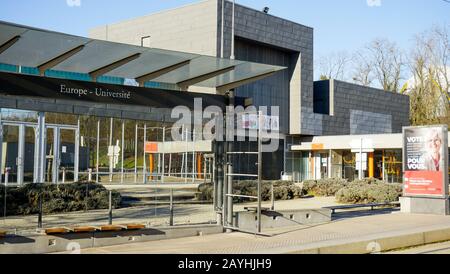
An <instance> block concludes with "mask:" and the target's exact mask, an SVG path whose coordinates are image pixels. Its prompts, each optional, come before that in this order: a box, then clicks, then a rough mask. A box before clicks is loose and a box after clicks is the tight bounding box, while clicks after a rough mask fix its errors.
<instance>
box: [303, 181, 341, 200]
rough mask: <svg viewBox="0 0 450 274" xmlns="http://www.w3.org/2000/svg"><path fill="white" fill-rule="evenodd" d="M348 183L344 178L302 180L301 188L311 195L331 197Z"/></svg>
mask: <svg viewBox="0 0 450 274" xmlns="http://www.w3.org/2000/svg"><path fill="white" fill-rule="evenodd" d="M347 185H348V181H347V180H345V179H321V180H308V181H305V182H303V190H304V191H305V192H307V193H308V194H310V195H313V196H322V197H331V196H334V195H336V193H337V192H338V191H339V190H340V189H342V188H344V187H345V186H347Z"/></svg>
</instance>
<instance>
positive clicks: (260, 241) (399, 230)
mask: <svg viewBox="0 0 450 274" xmlns="http://www.w3.org/2000/svg"><path fill="white" fill-rule="evenodd" d="M382 212H384V213H386V214H378V215H374V216H359V217H356V218H346V217H344V218H342V219H340V218H338V219H337V220H334V221H333V222H331V223H327V224H322V225H316V226H298V227H296V228H290V230H288V229H282V230H272V231H265V232H270V233H272V234H273V235H274V236H273V237H260V236H255V235H249V234H243V233H231V234H220V235H208V236H203V237H190V238H183V239H172V240H162V241H156V242H146V243H135V244H127V245H121V246H111V247H103V248H93V249H86V250H82V253H83V254H84V253H87V254H89V253H95V254H110V253H119V254H127V253H132V254H136V253H137V254H152V253H153V254H278V253H290V252H295V251H298V250H300V249H309V248H314V247H317V246H323V245H325V246H326V245H332V244H339V243H340V244H342V243H348V242H351V241H358V240H367V239H370V238H371V237H395V236H398V235H403V234H405V233H418V232H423V231H428V230H437V229H445V228H450V217H442V216H432V215H411V214H401V213H398V212H394V213H392V212H389V211H381V212H379V213H382Z"/></svg>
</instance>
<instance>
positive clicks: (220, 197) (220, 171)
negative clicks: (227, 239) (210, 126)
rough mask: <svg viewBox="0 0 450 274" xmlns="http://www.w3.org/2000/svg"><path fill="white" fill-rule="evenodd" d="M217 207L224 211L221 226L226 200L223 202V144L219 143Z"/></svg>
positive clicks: (221, 222)
mask: <svg viewBox="0 0 450 274" xmlns="http://www.w3.org/2000/svg"><path fill="white" fill-rule="evenodd" d="M217 146H218V147H217V157H218V159H217V162H216V163H217V174H216V176H217V206H218V207H219V209H220V210H221V211H222V216H220V218H218V221H219V223H218V224H219V225H222V224H223V213H224V212H223V211H224V205H223V204H224V200H223V196H224V195H223V179H224V178H223V142H217Z"/></svg>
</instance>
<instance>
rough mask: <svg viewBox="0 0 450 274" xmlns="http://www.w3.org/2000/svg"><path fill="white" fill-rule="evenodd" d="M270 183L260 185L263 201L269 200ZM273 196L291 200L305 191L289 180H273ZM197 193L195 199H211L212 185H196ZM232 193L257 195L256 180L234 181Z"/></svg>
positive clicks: (236, 198) (242, 200) (238, 199)
mask: <svg viewBox="0 0 450 274" xmlns="http://www.w3.org/2000/svg"><path fill="white" fill-rule="evenodd" d="M271 183H272V182H270V181H264V182H263V183H262V185H261V198H262V200H263V201H270V199H271ZM273 185H274V196H275V199H276V200H292V199H295V198H300V197H302V196H303V195H304V194H305V193H304V192H303V191H302V188H301V187H299V186H297V185H295V184H294V183H291V182H284V181H274V182H273ZM198 191H199V193H198V194H197V199H198V200H201V201H209V202H211V201H212V200H213V196H214V193H213V192H214V186H213V185H212V184H211V183H206V184H201V185H200V186H199V187H198ZM233 194H235V195H245V196H257V195H258V183H257V182H256V181H236V182H234V183H233ZM233 200H234V202H235V203H241V202H249V201H253V200H251V199H248V198H238V197H235V198H234V199H233Z"/></svg>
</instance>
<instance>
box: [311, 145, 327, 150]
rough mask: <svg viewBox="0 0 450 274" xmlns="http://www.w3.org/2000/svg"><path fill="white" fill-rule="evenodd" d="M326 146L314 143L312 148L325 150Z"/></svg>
mask: <svg viewBox="0 0 450 274" xmlns="http://www.w3.org/2000/svg"><path fill="white" fill-rule="evenodd" d="M324 147H325V145H324V144H312V146H311V149H312V150H323V149H324Z"/></svg>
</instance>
